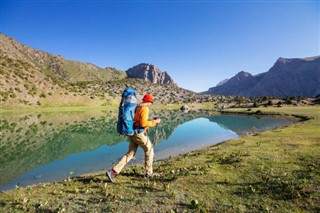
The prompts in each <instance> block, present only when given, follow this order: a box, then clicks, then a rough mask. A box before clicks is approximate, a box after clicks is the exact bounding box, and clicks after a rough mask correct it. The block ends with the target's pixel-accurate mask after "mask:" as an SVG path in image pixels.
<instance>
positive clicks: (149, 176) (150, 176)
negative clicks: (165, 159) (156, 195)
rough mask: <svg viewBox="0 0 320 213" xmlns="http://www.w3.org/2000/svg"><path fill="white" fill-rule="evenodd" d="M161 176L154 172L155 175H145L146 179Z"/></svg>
mask: <svg viewBox="0 0 320 213" xmlns="http://www.w3.org/2000/svg"><path fill="white" fill-rule="evenodd" d="M160 176H161V175H160V174H159V173H156V172H154V173H152V174H146V175H145V178H148V179H150V178H154V177H160Z"/></svg>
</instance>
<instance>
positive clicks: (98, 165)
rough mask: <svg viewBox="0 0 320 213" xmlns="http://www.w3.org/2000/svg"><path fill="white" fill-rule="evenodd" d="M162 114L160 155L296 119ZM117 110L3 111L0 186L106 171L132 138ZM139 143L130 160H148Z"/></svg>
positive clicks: (157, 138)
mask: <svg viewBox="0 0 320 213" xmlns="http://www.w3.org/2000/svg"><path fill="white" fill-rule="evenodd" d="M157 113H158V114H157V116H159V117H161V118H162V122H161V124H160V125H159V126H157V127H154V128H152V130H151V131H150V132H149V134H148V135H149V137H150V139H151V141H152V142H153V144H154V151H155V160H162V159H165V158H168V157H169V156H175V155H178V154H183V153H187V152H190V151H193V150H197V149H201V148H204V147H208V146H211V145H214V144H217V143H219V142H222V141H225V140H228V139H232V138H237V137H239V135H240V134H243V133H245V132H252V131H265V130H268V129H273V128H276V127H279V126H284V125H288V124H290V123H292V121H290V120H287V119H280V118H271V117H250V116H236V115H207V114H206V113H204V112H198V113H181V112H178V111H172V112H165V113H164V112H163V113H161V112H157ZM115 125H116V114H114V113H110V112H104V111H101V112H100V111H99V112H78V113H76V112H69V113H37V114H35V113H34V114H19V115H12V114H9V115H3V116H2V120H1V123H0V130H1V143H0V145H1V146H0V148H1V150H0V151H1V153H2V154H1V161H0V162H1V163H0V165H1V170H0V172H1V173H0V177H1V179H0V190H8V189H12V188H14V187H16V186H17V185H18V186H21V187H23V186H27V185H31V184H36V183H47V182H52V181H60V180H64V179H66V178H68V177H69V176H70V173H72V176H78V175H81V174H86V173H94V172H99V171H105V170H107V169H109V168H111V167H112V164H113V163H116V162H117V161H118V160H119V159H120V158H121V157H122V155H123V154H125V153H126V152H127V150H128V142H127V141H128V139H127V138H126V137H124V136H120V135H119V134H117V132H116V128H115ZM143 158H144V154H143V151H142V150H141V149H140V148H139V149H138V152H137V154H136V156H135V158H134V159H133V160H132V161H131V162H130V163H129V165H131V164H137V163H139V164H140V163H143V161H144V159H143Z"/></svg>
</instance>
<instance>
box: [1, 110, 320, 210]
mask: <svg viewBox="0 0 320 213" xmlns="http://www.w3.org/2000/svg"><path fill="white" fill-rule="evenodd" d="M319 109H320V108H319V107H312V108H307V110H306V109H303V108H300V111H301V112H302V114H295V113H293V114H291V112H290V111H288V109H281V110H279V109H275V108H271V113H276V115H279V116H281V117H282V116H285V117H287V116H288V115H289V116H290V115H291V116H293V117H295V119H301V121H300V122H297V123H293V124H290V125H289V126H286V127H279V128H275V129H273V130H268V131H264V132H259V133H258V134H257V135H245V136H240V137H239V138H237V139H231V140H227V141H223V142H220V143H218V144H215V145H213V146H210V147H206V148H203V149H200V150H195V151H192V152H189V153H186V154H180V155H177V156H175V157H172V158H168V159H164V160H161V161H157V162H155V163H154V167H155V171H159V172H160V173H163V175H164V176H163V178H161V179H155V180H151V181H149V180H146V179H143V178H137V177H139V174H141V173H142V172H141V171H142V170H143V166H141V165H132V166H129V167H127V168H125V170H124V173H123V174H122V175H120V176H119V178H118V179H119V183H117V184H111V183H109V182H106V177H105V175H104V172H103V171H101V172H97V173H93V174H85V175H81V176H77V177H72V178H70V179H69V178H68V179H67V180H66V181H64V182H53V183H47V184H36V185H32V186H27V187H24V188H20V189H14V190H8V191H4V192H1V194H0V197H1V198H2V199H4V198H5V199H6V200H8V201H6V202H5V201H4V202H3V203H4V204H1V206H0V209H1V208H5V207H9V209H11V208H13V209H16V208H15V207H16V206H15V207H13V206H11V208H10V204H9V203H8V202H10V201H9V200H11V199H10V197H12V195H17V196H18V197H21V196H19V192H21V193H22V194H23V193H24V192H26V191H29V192H30V190H31V191H38V190H40V189H42V188H44V189H43V190H45V188H46V187H48V188H49V189H48V190H49V191H48V192H43V191H42V194H46V193H49V192H50V191H51V190H53V188H52V187H53V186H55V185H59V186H64V185H65V186H67V188H70V187H71V188H74V185H77V186H78V185H79V180H80V179H90V180H91V181H92V180H93V183H92V184H93V185H96V186H95V187H98V188H99V189H100V188H101V189H102V190H103V191H111V192H112V191H116V189H119V188H126V189H127V190H129V188H128V187H131V186H132V184H133V185H138V186H141V188H140V189H139V188H137V189H136V190H134V189H130V190H129V191H132V193H134V194H136V193H138V194H141V193H142V194H143V196H144V197H145V195H147V194H152V195H154V197H153V199H152V202H151V203H152V205H156V206H157V207H159V206H160V207H161V208H163V209H164V210H165V209H167V208H165V206H166V205H163V204H161V202H168V207H170V208H168V209H173V208H178V209H179V208H181V209H187V210H188V209H189V210H190V209H191V210H192V209H193V210H194V209H198V210H199V209H207V210H210V209H219V208H220V207H217V206H215V208H214V207H213V206H212V205H213V204H214V202H213V203H212V202H209V201H206V199H205V197H206V196H207V195H208V193H209V192H210V193H209V194H212V193H213V192H211V190H209V189H202V187H201V186H199V184H196V183H192V182H190V181H191V180H192V179H189V178H190V176H191V177H192V176H194V175H195V177H199V178H200V177H201V178H200V179H201V181H204V182H207V181H206V179H203V178H202V176H207V177H208V178H209V179H210V177H211V178H214V179H216V178H218V179H221V178H222V179H223V177H224V176H225V177H227V180H226V182H225V183H226V184H227V183H228V182H230V181H231V182H232V181H233V179H234V178H233V176H237V175H239V174H236V173H235V174H233V173H232V172H231V173H232V174H231V173H230V169H232V168H233V166H234V165H236V164H237V163H241V162H242V161H245V158H248V157H250V156H251V155H254V153H255V152H261V150H260V149H258V150H257V151H254V152H253V153H252V154H248V153H246V152H251V151H245V150H247V149H244V151H234V152H233V151H232V152H231V154H230V155H227V156H225V157H223V156H224V155H225V152H227V153H230V150H229V149H231V148H234V147H238V148H241V147H242V146H248V145H249V148H250V147H252V146H251V145H250V143H249V142H247V141H256V142H254V143H256V145H255V146H256V147H255V146H254V147H253V149H256V148H259V147H260V146H262V145H263V144H264V143H265V142H264V141H265V140H266V139H264V138H272V137H279V138H280V139H282V140H283V141H286V142H285V143H294V141H287V139H286V137H285V136H283V135H286V134H287V133H286V132H288V131H289V133H291V132H294V131H292V129H296V128H297V127H298V128H299V131H301V132H302V133H304V134H300V135H297V136H296V137H294V138H293V139H292V140H294V139H297V138H300V137H305V139H303V140H301V141H300V140H299V141H300V142H299V143H302V144H304V143H305V141H309V140H311V139H307V138H309V137H312V138H314V137H315V139H312V140H311V141H314V140H315V143H316V144H317V143H319V142H320V141H318V139H317V136H316V135H315V134H317V131H318V130H319V127H318V126H317V125H319V121H320V115H319V112H318V111H316V110H319ZM237 110H238V112H236V113H235V112H234V110H233V109H231V110H228V111H227V112H225V111H224V112H223V113H233V114H237V113H239V114H244V113H245V112H244V111H241V109H237ZM260 110H261V111H263V112H262V114H259V115H270V114H268V113H270V112H269V111H270V109H268V108H261V109H260ZM267 110H269V111H267ZM291 110H292V109H291ZM293 110H294V111H295V110H297V108H294V109H293ZM279 111H287V113H284V114H283V113H281V112H279ZM248 114H249V115H254V114H253V113H247V115H248ZM301 126H304V127H309V128H302V129H301V128H300V127H301ZM305 131H307V133H308V132H309V131H312V133H311V134H310V133H308V134H309V136H308V134H305ZM281 133H282V134H281ZM279 134H280V135H279ZM302 135H303V136H302ZM269 140H270V139H267V141H269ZM277 141H278V139H277V140H273V139H271V140H270V143H274V144H276V147H278V146H280V147H281V146H283V145H281V144H282V143H279V142H277ZM299 143H298V144H299ZM316 144H315V145H316ZM270 146H271V145H270ZM295 146H296V145H295ZM299 147H300V145H299ZM242 148H245V147H242ZM265 148H266V149H267V148H269V147H268V146H267V147H265ZM293 148H294V146H293V147H291V145H290V146H289V147H288V149H293ZM303 148H308V146H305V145H304V146H303ZM278 149H279V148H277V149H276V150H277V151H279V150H278ZM248 150H250V149H248ZM308 150H309V149H308ZM221 151H223V152H221ZM280 151H281V150H280ZM242 152H243V153H242ZM281 152H283V151H281ZM285 152H286V151H285ZM300 152H301V151H300ZM308 152H309V151H308ZM310 152H311V153H313V151H312V150H310ZM210 153H212V154H213V153H216V154H214V155H213V156H216V155H218V156H219V155H221V157H220V158H217V159H216V160H215V161H214V163H210V162H209V163H200V164H196V163H195V162H196V161H200V159H202V158H207V157H206V156H207V155H208V154H209V156H211V154H210ZM268 154H269V153H268ZM272 154H273V153H272V152H271V153H270V155H272ZM259 155H260V154H259ZM259 155H258V156H259ZM286 155H287V154H286ZM313 155H314V154H312V155H310V156H313ZM318 155H319V154H316V153H315V156H314V159H315V160H317V159H318V158H319V159H320V156H318ZM276 156H278V155H276ZM280 156H281V155H279V157H277V158H279V159H281V157H280ZM190 159H193V160H194V161H195V162H190ZM258 159H260V157H259V158H258ZM307 159H309V157H308V158H307ZM312 159H313V158H312ZM180 161H182V163H177V162H180ZM216 161H217V162H218V163H217V162H216ZM268 161H269V160H268ZM277 161H278V160H277ZM262 162H263V161H262ZM313 162H314V161H313ZM248 163H249V162H248ZM272 163H274V162H272ZM211 164H212V165H211ZM187 165H190V166H187ZM223 165H226V166H227V168H229V169H228V170H226V172H225V173H226V174H225V175H224V174H223V173H220V172H218V173H217V171H215V169H216V170H218V168H219V167H223ZM267 165H268V164H265V166H264V168H262V170H261V169H259V165H258V169H257V168H255V169H254V170H257V171H256V173H260V175H258V176H259V177H256V176H254V177H251V178H253V179H255V178H261V177H263V176H261V175H263V174H264V172H263V170H265V168H266V167H268V166H267ZM230 166H231V167H230ZM246 166H247V167H248V169H249V168H251V167H255V165H254V164H252V165H251V164H248V165H247V164H246V163H245V164H244V165H242V166H240V167H235V168H238V169H239V168H240V169H246ZM162 167H164V168H169V169H168V171H167V170H166V169H163V168H162ZM242 167H243V168H242ZM276 168H277V166H276V167H275V169H274V171H275V170H276ZM201 170H203V171H201ZM260 170H261V171H260ZM250 171H252V170H250V169H249V170H248V172H250ZM261 172H262V173H261ZM279 172H280V171H279ZM229 173H230V174H229ZM264 175H267V177H268V178H269V180H270V179H272V180H273V179H274V177H273V175H271V174H269V173H267V174H264ZM177 179H181V181H182V182H181V183H180V182H179V183H178V182H176V180H177ZM245 179H247V178H245ZM249 179H250V178H249ZM235 180H236V179H235ZM201 181H200V183H201ZM313 181H315V180H313ZM80 182H81V181H80ZM89 182H90V181H89ZM168 182H169V185H170V186H166V184H165V183H168ZM171 182H174V183H175V184H176V185H175V184H174V185H171ZM259 182H261V183H264V182H263V180H260V181H258V183H259ZM187 183H189V184H190V183H192V184H191V185H193V184H195V185H196V188H200V189H202V190H204V194H203V195H199V194H198V195H197V196H198V197H199V198H197V196H195V195H196V194H197V193H196V191H193V190H192V193H191V194H194V195H191V196H187V197H188V199H186V198H183V196H182V197H181V193H182V194H184V192H186V191H190V189H188V187H187V188H186V186H184V184H187ZM266 183H267V182H266ZM266 183H264V184H266ZM310 183H311V181H310ZM88 184H89V185H90V183H88ZM123 184H124V185H123ZM141 184H142V185H141ZM145 184H147V186H145ZM150 184H151V185H150ZM315 184H317V181H315ZM72 185H73V186H72ZM122 185H123V186H122ZM159 185H161V187H160V186H159ZM187 185H188V184H187ZM218 185H219V184H218ZM220 185H221V184H220ZM258 185H259V184H258ZM159 187H160V188H161V189H159ZM163 187H164V188H163ZM212 187H215V186H212ZM248 187H249V192H247V193H249V194H250V193H252V194H253V195H255V191H257V190H261V189H260V188H255V185H251V189H252V190H251V192H250V186H248ZM252 187H253V188H252ZM309 187H310V186H309ZM50 188H51V190H50ZM76 188H79V187H76ZM84 188H86V187H84ZM153 188H156V189H157V190H160V191H159V193H160V192H161V193H160V194H164V195H166V196H165V197H168V199H169V200H170V197H171V196H173V197H174V198H173V200H177V199H178V200H180V201H179V202H182V200H183V202H186V200H187V201H188V202H187V203H186V206H185V207H181V206H180V207H179V206H177V204H174V203H175V202H173V203H172V202H171V201H169V200H168V199H166V201H161V202H160V201H159V200H158V196H157V194H158V193H157V190H153ZM298 188H299V187H298ZM298 188H297V189H295V190H298ZM91 189H92V188H91V187H90V190H91ZM60 190H62V191H64V190H63V188H60ZM79 190H80V189H79ZM92 190H93V189H92ZM141 190H142V191H141ZM207 190H209V191H207ZM226 190H227V189H226ZM245 190H248V188H246V187H245ZM318 190H319V189H318ZM40 191H41V190H40ZM45 191H46V190H45ZM69 191H70V190H69ZM71 191H72V193H71V194H75V197H77V196H76V195H77V190H76V189H75V190H71ZM120 191H121V193H120V195H115V196H116V198H115V199H111V198H110V199H111V200H113V201H112V202H107V203H108V206H113V207H114V210H115V209H120V210H126V209H127V207H128V205H129V204H130V203H131V204H132V202H131V201H128V202H127V201H125V200H123V199H121V196H123V197H125V196H126V193H125V192H124V191H122V190H120ZM143 191H147V193H146V194H145V193H143ZM223 191H224V190H223ZM227 191H228V190H227ZM172 193H173V195H171V194H172ZM299 193H300V192H299ZM314 193H316V192H314ZM9 194H10V195H11V196H10V195H9ZM40 194H41V192H40ZM58 194H59V193H58ZM62 194H64V193H62ZM67 194H68V193H67ZM69 194H70V192H69ZM89 194H90V193H89ZM5 195H7V196H5ZM95 195H96V194H95ZM164 195H163V196H164ZM33 196H36V195H33ZM105 196H106V197H107V198H106V200H104V199H105V198H104V197H105ZM108 196H111V195H110V193H109V192H108V193H107V192H105V195H104V196H102V198H101V199H102V200H103V201H109V198H108ZM118 196H120V197H118ZM225 196H231V195H230V194H228V193H227V194H226V195H225ZM255 196H258V195H255ZM261 196H262V195H261ZM290 196H291V195H290ZM292 196H293V195H292ZM297 196H298V195H297ZM300 196H301V195H300ZM314 196H316V195H314ZM22 197H23V196H22ZM37 197H39V196H37ZM40 197H41V196H40ZM89 197H90V196H89ZM294 197H295V196H294ZM298 197H299V196H298ZM298 197H297V198H295V199H298ZM302 197H303V196H302ZM316 197H318V196H316ZM19 199H20V198H19ZM30 199H31V198H30ZM51 199H53V200H54V196H53V198H51ZM131 199H133V198H131ZM263 199H265V198H263ZM319 199H320V198H319V197H318V198H317V200H315V201H314V203H313V204H312V205H311V206H317V205H318V204H320V203H319V202H320V200H319ZM35 200H37V199H35ZM114 200H118V201H119V202H120V203H122V204H125V206H124V207H121V205H120V206H119V205H118V204H116V203H114ZM134 200H135V199H134ZM156 200H158V201H159V202H160V204H159V203H158V204H157V202H156ZM236 200H237V199H236ZM236 200H234V202H235V203H237V204H236V206H234V205H232V206H229V207H228V206H226V205H222V207H223V208H224V210H236V209H238V208H239V207H241V209H245V210H259V208H258V207H257V206H255V205H253V204H252V205H251V206H250V205H249V206H247V205H244V206H243V204H241V203H239V201H238V200H237V201H236ZM259 200H260V199H259ZM289 200H290V199H289ZM192 201H194V202H196V201H198V203H200V204H199V205H195V206H194V205H193V204H192ZM194 202H193V203H194ZM217 202H218V201H217ZM266 202H271V201H270V198H268V199H267V201H266ZM308 202H311V201H310V200H309V201H308ZM18 203H19V206H20V207H21V206H27V208H31V209H32V208H33V207H30V205H28V203H29V202H25V203H24V202H23V200H22V201H21V202H18ZM104 203H105V202H104ZM196 203H197V202H196ZM210 203H211V204H210ZM271 203H272V204H270V203H269V204H268V205H271V209H274V210H275V209H277V208H276V206H275V204H274V203H273V202H271ZM302 203H305V202H302ZM216 204H217V203H216ZM220 204H221V203H220ZM47 205H48V204H46V205H45V206H47ZM51 205H52V208H53V206H54V204H53V203H51ZM103 205H104V204H103V203H101V205H98V206H97V205H94V206H95V207H94V208H93V209H96V210H97V209H101V208H102V206H103ZM150 205H151V204H150ZM305 205H306V206H305V207H303V206H304V205H302V206H301V208H300V207H299V208H300V209H304V208H307V203H305ZM138 206H139V205H138ZM280 206H281V205H280ZM289 206H291V207H289V209H291V208H292V205H289ZM113 207H112V208H113ZM140 207H141V206H140ZM193 207H194V208H193ZM52 208H51V207H50V208H49V209H52ZM64 208H65V209H68V208H66V207H64ZM161 208H160V209H161ZM282 208H285V207H284V206H282ZM71 209H73V210H75V209H78V210H81V209H82V208H80V207H76V208H71ZM89 209H92V208H89ZM168 209H167V210H168ZM313 209H314V210H315V209H317V207H313ZM29 210H30V209H29ZM60 210H61V208H60ZM82 210H83V209H82ZM220 210H223V209H221V208H220Z"/></svg>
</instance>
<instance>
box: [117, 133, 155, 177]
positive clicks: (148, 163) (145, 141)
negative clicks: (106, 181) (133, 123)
mask: <svg viewBox="0 0 320 213" xmlns="http://www.w3.org/2000/svg"><path fill="white" fill-rule="evenodd" d="M129 138H130V144H129V150H128V152H127V153H126V154H125V155H124V156H123V157H122V158H121V160H120V161H119V162H118V163H117V165H115V166H114V167H113V170H114V171H115V172H116V173H117V174H119V173H120V172H121V170H122V169H123V167H124V166H125V165H126V164H127V163H128V162H129V161H130V160H131V159H132V157H133V156H135V154H136V152H137V149H138V146H140V147H141V148H142V149H143V151H144V163H145V168H146V174H148V175H150V174H152V173H153V170H152V163H153V157H154V153H153V146H152V144H151V141H150V140H149V138H148V136H146V135H145V134H144V133H139V134H135V135H133V136H129Z"/></svg>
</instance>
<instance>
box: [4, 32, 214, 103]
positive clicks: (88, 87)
mask: <svg viewBox="0 0 320 213" xmlns="http://www.w3.org/2000/svg"><path fill="white" fill-rule="evenodd" d="M0 41H1V46H0V86H1V92H0V105H1V107H12V106H16V107H20V106H83V105H86V106H87V105H89V106H106V105H117V104H118V103H119V101H120V100H119V98H121V94H122V92H123V90H124V89H125V87H127V86H132V87H134V88H135V89H136V91H137V94H138V98H140V99H141V98H142V97H141V96H143V95H144V94H146V93H151V94H153V95H154V97H155V100H156V103H161V104H168V103H190V102H203V101H214V100H216V99H217V98H218V97H216V96H212V95H205V96H204V95H200V94H197V93H195V92H192V91H189V90H186V89H183V88H180V87H179V86H178V85H176V84H175V83H174V81H173V79H172V78H171V77H170V76H169V74H168V73H167V72H162V71H161V70H160V69H158V68H156V66H155V65H152V64H147V65H148V66H149V68H150V69H148V70H147V71H146V70H143V69H142V70H140V71H139V70H138V72H141V73H142V74H143V76H142V77H141V78H128V75H127V72H125V71H121V70H117V69H116V68H112V67H106V68H100V67H98V66H96V65H94V64H92V63H85V62H77V61H71V60H67V59H65V58H64V57H62V56H60V55H52V54H50V53H46V52H43V51H41V50H37V49H34V48H32V47H30V46H27V45H24V44H22V43H20V42H18V41H16V40H15V39H13V38H11V37H9V36H6V35H4V34H2V33H0ZM137 66H138V65H137ZM130 69H131V68H130ZM130 69H129V70H130ZM133 77H137V76H133Z"/></svg>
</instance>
